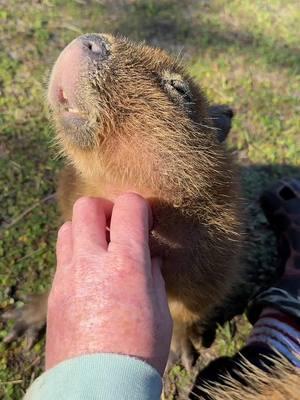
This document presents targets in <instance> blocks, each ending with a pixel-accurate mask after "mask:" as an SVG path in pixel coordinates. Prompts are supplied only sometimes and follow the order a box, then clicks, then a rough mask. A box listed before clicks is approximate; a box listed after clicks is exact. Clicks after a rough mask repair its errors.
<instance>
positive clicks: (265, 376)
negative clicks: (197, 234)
mask: <svg viewBox="0 0 300 400" xmlns="http://www.w3.org/2000/svg"><path fill="white" fill-rule="evenodd" d="M274 364H275V366H274V367H273V368H272V369H271V368H270V369H269V370H268V371H263V370H261V369H259V368H257V367H256V366H254V365H253V364H250V362H248V361H246V360H245V361H244V371H243V373H242V377H243V380H244V381H245V382H247V385H244V384H242V383H241V382H239V381H238V380H236V379H234V378H232V377H228V379H227V382H226V385H224V384H219V385H214V384H213V383H211V384H208V385H207V386H206V387H205V389H204V388H203V386H202V390H203V391H205V392H206V393H207V394H208V395H209V396H210V399H211V400H298V399H299V384H300V374H299V371H298V370H297V368H295V367H293V366H292V365H291V364H290V363H289V362H288V361H287V360H286V359H284V358H283V357H280V356H279V358H278V359H276V360H274ZM196 385H197V382H196ZM194 396H195V395H194ZM195 398H198V399H199V400H201V399H202V398H203V397H201V396H195Z"/></svg>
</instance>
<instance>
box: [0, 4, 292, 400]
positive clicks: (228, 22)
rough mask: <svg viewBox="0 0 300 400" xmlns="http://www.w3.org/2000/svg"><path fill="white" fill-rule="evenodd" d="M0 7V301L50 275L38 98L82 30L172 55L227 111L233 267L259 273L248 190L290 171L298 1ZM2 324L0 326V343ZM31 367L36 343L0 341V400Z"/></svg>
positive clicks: (180, 381)
mask: <svg viewBox="0 0 300 400" xmlns="http://www.w3.org/2000/svg"><path fill="white" fill-rule="evenodd" d="M1 6H2V7H1V9H0V135H1V140H0V187H1V191H0V287H1V290H0V308H1V309H5V308H6V307H8V306H9V305H12V304H13V303H15V302H16V298H18V295H20V294H25V293H31V292H42V291H43V290H44V289H45V288H46V287H47V286H48V285H49V283H50V281H51V276H52V273H53V269H54V265H55V257H54V245H55V235H56V231H57V227H58V226H59V216H58V212H57V208H56V204H55V201H53V199H52V197H51V194H53V193H54V192H55V187H56V175H57V172H58V170H59V168H60V165H61V161H59V160H56V159H55V154H54V153H53V150H51V148H50V142H51V137H52V135H53V132H52V128H51V126H50V125H49V123H48V120H47V111H46V109H45V107H44V94H45V88H46V82H47V76H48V73H49V70H50V68H51V66H52V64H53V62H54V60H55V59H56V57H57V56H58V54H59V52H60V51H61V49H62V48H63V47H64V46H65V45H66V44H67V43H68V42H69V41H70V40H71V39H73V38H74V37H76V36H77V35H79V34H81V33H84V32H87V31H90V32H91V31H96V32H99V31H109V32H120V33H123V34H125V35H127V36H129V37H130V38H132V39H135V40H146V41H147V42H150V43H151V44H154V45H158V46H161V47H163V48H166V49H168V50H169V51H171V52H173V53H175V55H178V54H179V53H180V54H181V55H182V57H183V58H184V59H185V61H186V63H187V66H188V69H189V71H190V72H191V73H192V75H193V76H194V77H195V79H196V80H197V81H198V82H200V84H201V85H202V87H203V89H204V90H205V92H206V93H207V94H208V96H209V98H210V99H211V100H212V101H213V102H222V103H227V104H230V105H232V106H233V107H234V109H235V111H236V117H235V121H234V127H233V130H232V133H231V136H230V139H229V143H228V145H229V147H230V148H231V149H232V151H234V152H235V154H236V156H237V159H238V162H239V163H240V165H241V175H242V178H243V188H244V194H245V198H246V201H247V206H246V208H247V210H248V214H249V218H248V223H247V230H248V238H247V246H246V251H245V262H246V263H247V264H248V265H249V271H250V270H251V271H252V273H253V274H255V275H258V276H259V277H260V275H261V279H262V280H264V279H266V277H265V275H266V270H268V268H269V266H270V265H274V250H273V246H272V243H273V241H272V240H273V239H272V235H271V233H270V231H269V229H268V227H267V225H266V221H265V219H264V217H263V216H262V214H261V212H260V210H259V207H258V205H257V199H258V195H259V193H260V191H261V190H262V189H264V188H265V187H266V186H268V185H269V184H270V183H271V182H272V181H274V180H276V179H278V178H279V177H281V176H283V175H284V176H286V175H289V176H292V175H293V176H294V175H297V174H298V175H300V174H299V166H300V157H299V156H300V136H299V135H300V134H299V132H300V118H299V117H300V101H299V100H300V91H299V87H300V85H299V84H300V47H299V43H300V33H299V26H300V7H299V4H298V1H296V0H285V1H283V0H270V1H268V2H265V1H262V0H243V1H238V0H229V1H225V0H212V1H205V0H203V1H193V0H185V1H179V0H177V1H176V0H163V1H153V0H152V1H151V0H148V1H146V0H131V1H129V0H128V1H120V0H119V1H101V2H100V1H91V0H90V1H88V0H86V1H84V0H80V1H79V0H78V1H62V0H44V1H37V0H32V1H31V2H25V3H24V2H22V1H21V0H14V1H10V0H4V1H2V2H1ZM48 196H50V197H48ZM253 271H254V272H253ZM20 304H21V303H20ZM239 326H240V334H238V335H236V336H235V337H233V336H232V333H231V330H230V327H229V325H228V324H227V325H226V326H225V327H224V328H220V329H219V331H218V335H217V340H216V344H215V345H214V347H213V349H212V350H210V353H209V357H212V355H214V356H216V355H226V354H229V355H230V354H232V353H234V352H235V351H236V350H237V349H238V348H239V347H240V346H241V345H242V343H243V340H244V338H245V337H246V335H247V333H248V331H249V327H248V325H247V324H246V323H245V322H244V321H243V322H242V323H240V324H239ZM8 329H9V327H8V326H7V325H6V324H4V323H2V322H0V340H1V338H3V337H4V336H5V335H6V333H7V331H8ZM209 357H208V358H209ZM42 366H43V341H41V342H40V343H38V344H37V345H36V346H35V347H34V349H33V350H32V351H30V352H26V351H24V342H20V343H14V344H13V345H11V346H9V347H7V346H4V344H3V343H2V342H1V341H0V398H3V399H5V400H9V399H13V400H18V399H21V398H22V396H23V394H24V391H25V389H26V387H27V386H28V385H29V384H30V382H31V381H32V380H33V379H34V378H35V377H36V376H37V375H38V374H39V373H40V372H41V370H42ZM171 374H172V375H173V378H172V379H173V381H174V382H175V384H174V385H173V387H172V390H170V393H169V399H171V398H172V397H173V398H178V396H176V393H177V392H178V390H179V389H180V387H182V386H186V384H187V381H188V380H189V377H188V376H187V375H186V373H185V372H184V371H182V369H181V368H180V367H179V366H177V367H176V368H175V369H174V370H173V371H172V372H171ZM174 377H176V379H175V378H174ZM178 387H179V389H178ZM179 391H180V390H179ZM172 393H173V395H172Z"/></svg>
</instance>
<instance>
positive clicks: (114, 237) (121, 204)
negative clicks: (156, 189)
mask: <svg viewBox="0 0 300 400" xmlns="http://www.w3.org/2000/svg"><path fill="white" fill-rule="evenodd" d="M150 219H151V210H150V207H149V205H148V203H147V202H146V200H145V199H144V198H143V197H141V196H140V195H138V194H136V193H125V194H123V195H121V196H119V197H118V198H117V199H116V201H115V205H114V208H113V211H112V216H111V223H110V244H109V247H111V245H112V244H114V245H115V244H117V245H120V246H122V247H124V248H126V249H128V250H130V252H131V253H132V251H133V252H137V251H138V253H139V252H140V250H141V249H143V250H144V249H145V248H148V244H149V229H150Z"/></svg>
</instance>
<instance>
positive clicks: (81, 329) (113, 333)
mask: <svg viewBox="0 0 300 400" xmlns="http://www.w3.org/2000/svg"><path fill="white" fill-rule="evenodd" d="M111 208H112V205H109V204H108V202H107V201H105V200H102V199H95V198H87V197H84V198H81V199H79V200H77V202H76V203H75V205H74V208H73V218H72V222H67V223H65V224H64V225H63V226H62V227H61V229H60V230H59V233H58V240H57V269H56V273H55V277H54V281H53V284H52V289H51V292H50V296H49V300H48V317H47V339H46V369H49V368H51V367H53V366H55V365H56V364H58V363H59V362H61V361H64V360H66V359H69V358H73V357H77V356H80V355H85V354H92V353H118V354H126V355H130V356H133V357H137V358H139V359H142V360H144V361H146V362H147V363H149V364H150V365H152V366H153V367H154V368H156V369H157V370H158V371H159V373H160V374H161V375H162V374H163V372H164V369H165V366H166V362H167V358H168V353H169V347H170V341H171V335H172V320H171V316H170V312H169V308H168V303H167V297H166V291H165V286H164V281H163V278H162V275H161V271H160V260H159V259H157V258H156V259H151V255H150V250H149V245H148V239H149V230H150V228H151V226H149V215H150V214H151V212H150V209H149V207H148V205H147V203H146V201H145V200H144V199H143V198H141V197H140V196H139V195H137V194H134V193H127V194H124V195H121V196H120V197H118V198H117V199H116V201H115V204H114V206H113V209H112V212H111ZM110 214H111V222H110V232H109V235H108V231H107V229H106V227H107V226H109V219H110ZM108 236H110V237H109V238H108ZM107 239H108V240H107Z"/></svg>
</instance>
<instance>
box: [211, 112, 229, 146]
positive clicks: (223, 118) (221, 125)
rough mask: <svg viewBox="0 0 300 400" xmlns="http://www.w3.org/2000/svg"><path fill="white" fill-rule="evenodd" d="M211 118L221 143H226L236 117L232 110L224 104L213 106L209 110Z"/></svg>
mask: <svg viewBox="0 0 300 400" xmlns="http://www.w3.org/2000/svg"><path fill="white" fill-rule="evenodd" d="M208 113H209V118H211V120H212V121H211V122H212V124H213V125H214V126H215V128H216V132H215V133H216V135H217V138H218V140H219V142H220V143H222V142H224V140H225V139H226V138H227V136H228V133H229V131H230V129H231V120H232V118H233V116H234V112H233V110H232V108H230V107H229V106H226V105H224V104H220V105H212V106H210V107H209V108H208Z"/></svg>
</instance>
